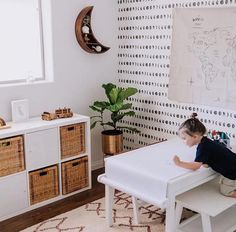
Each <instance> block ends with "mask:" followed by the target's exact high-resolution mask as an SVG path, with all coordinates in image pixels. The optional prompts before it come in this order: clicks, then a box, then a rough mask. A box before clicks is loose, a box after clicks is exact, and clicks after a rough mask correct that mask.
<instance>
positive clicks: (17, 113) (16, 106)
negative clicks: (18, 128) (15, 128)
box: [11, 99, 29, 122]
mask: <svg viewBox="0 0 236 232" xmlns="http://www.w3.org/2000/svg"><path fill="white" fill-rule="evenodd" d="M11 110H12V121H13V122H22V121H27V120H28V119H29V101H28V99H22V100H16V101H12V102H11Z"/></svg>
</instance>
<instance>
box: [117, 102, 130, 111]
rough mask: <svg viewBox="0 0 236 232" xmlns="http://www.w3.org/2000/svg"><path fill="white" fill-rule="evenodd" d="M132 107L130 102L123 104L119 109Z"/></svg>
mask: <svg viewBox="0 0 236 232" xmlns="http://www.w3.org/2000/svg"><path fill="white" fill-rule="evenodd" d="M131 107H132V103H127V104H124V105H123V106H122V107H121V108H120V110H128V109H130V108H131Z"/></svg>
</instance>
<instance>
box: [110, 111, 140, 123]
mask: <svg viewBox="0 0 236 232" xmlns="http://www.w3.org/2000/svg"><path fill="white" fill-rule="evenodd" d="M134 115H135V112H134V111H128V112H124V113H119V114H114V113H113V114H111V119H112V121H113V122H115V123H116V122H118V121H120V120H121V119H122V118H124V117H125V116H134Z"/></svg>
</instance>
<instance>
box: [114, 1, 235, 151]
mask: <svg viewBox="0 0 236 232" xmlns="http://www.w3.org/2000/svg"><path fill="white" fill-rule="evenodd" d="M235 6H236V0H210V1H209V0H208V1H203V0H202V1H200V0H118V30H119V31H118V43H119V45H118V46H119V49H118V62H119V63H118V81H119V84H120V85H121V86H124V87H125V86H126V87H127V86H133V87H136V88H137V89H138V93H137V94H136V95H134V96H133V97H131V98H130V101H131V102H132V103H133V109H134V110H135V111H136V116H135V117H133V118H128V117H127V118H125V119H124V120H123V123H124V124H126V125H127V124H128V125H130V126H134V127H136V128H138V129H139V130H141V134H140V135H137V134H132V133H129V132H125V136H124V137H125V138H124V139H125V149H126V150H129V149H133V148H136V147H140V146H144V145H147V144H150V143H153V142H157V141H162V140H164V139H168V138H171V137H173V136H176V135H177V130H178V127H179V125H180V124H181V123H182V122H183V121H184V120H186V119H187V118H188V117H189V116H190V115H191V113H192V112H196V113H197V114H198V118H199V119H200V120H201V121H202V122H203V123H204V124H205V125H206V127H207V128H208V129H209V130H213V129H216V130H220V131H224V132H226V133H227V134H228V135H229V137H230V138H231V142H232V143H236V129H235V125H236V111H235V110H226V109H223V108H216V107H209V106H204V105H193V104H189V103H188V104H187V103H178V102H174V101H170V100H169V99H168V80H169V68H170V52H171V34H172V10H173V8H176V7H181V8H188V7H200V8H202V7H235Z"/></svg>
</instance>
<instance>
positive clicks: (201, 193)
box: [176, 178, 236, 232]
mask: <svg viewBox="0 0 236 232" xmlns="http://www.w3.org/2000/svg"><path fill="white" fill-rule="evenodd" d="M176 203H177V204H176V224H177V226H176V228H177V232H187V231H188V232H201V231H203V232H233V231H236V198H231V197H225V196H223V195H222V194H220V192H219V178H216V179H214V180H213V181H210V182H208V183H205V184H203V185H201V186H199V187H196V188H194V189H192V190H189V191H187V192H185V193H183V194H181V195H179V196H177V197H176ZM183 208H187V209H191V210H193V211H195V212H198V213H199V214H196V215H194V216H193V217H191V218H189V219H187V220H185V221H183V222H182V223H180V219H181V215H182V210H183Z"/></svg>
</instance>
